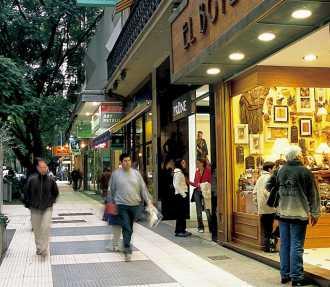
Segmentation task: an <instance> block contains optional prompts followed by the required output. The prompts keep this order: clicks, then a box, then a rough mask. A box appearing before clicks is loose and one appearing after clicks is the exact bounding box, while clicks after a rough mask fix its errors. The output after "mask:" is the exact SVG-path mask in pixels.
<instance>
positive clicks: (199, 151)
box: [196, 131, 209, 160]
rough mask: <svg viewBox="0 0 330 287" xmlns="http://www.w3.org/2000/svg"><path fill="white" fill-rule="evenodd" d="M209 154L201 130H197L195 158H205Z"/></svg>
mask: <svg viewBox="0 0 330 287" xmlns="http://www.w3.org/2000/svg"><path fill="white" fill-rule="evenodd" d="M208 155H209V151H208V148H207V143H206V141H205V139H203V132H202V131H198V132H197V139H196V158H197V159H206V160H207V157H208Z"/></svg>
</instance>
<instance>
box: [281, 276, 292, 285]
mask: <svg viewBox="0 0 330 287" xmlns="http://www.w3.org/2000/svg"><path fill="white" fill-rule="evenodd" d="M290 281H291V278H290V277H288V278H286V277H284V278H282V279H281V284H286V283H289V282H290Z"/></svg>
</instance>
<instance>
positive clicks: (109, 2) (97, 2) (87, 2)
mask: <svg viewBox="0 0 330 287" xmlns="http://www.w3.org/2000/svg"><path fill="white" fill-rule="evenodd" d="M117 2H118V0H77V4H78V6H84V7H113V6H116V4H117Z"/></svg>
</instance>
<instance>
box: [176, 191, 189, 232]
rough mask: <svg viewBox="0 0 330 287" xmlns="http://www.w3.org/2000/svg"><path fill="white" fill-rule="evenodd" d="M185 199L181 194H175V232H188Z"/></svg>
mask: <svg viewBox="0 0 330 287" xmlns="http://www.w3.org/2000/svg"><path fill="white" fill-rule="evenodd" d="M184 206H185V199H184V198H183V197H182V196H181V195H180V194H176V195H175V208H176V224H175V233H176V234H177V233H184V232H186V228H187V225H186V214H185V208H184Z"/></svg>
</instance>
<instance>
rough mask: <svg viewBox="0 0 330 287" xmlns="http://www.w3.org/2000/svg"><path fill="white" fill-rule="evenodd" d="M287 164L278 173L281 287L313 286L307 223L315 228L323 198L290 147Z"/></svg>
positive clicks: (296, 149)
mask: <svg viewBox="0 0 330 287" xmlns="http://www.w3.org/2000/svg"><path fill="white" fill-rule="evenodd" d="M285 156H286V160H287V162H286V164H285V165H284V166H283V167H282V168H281V169H280V170H279V171H278V175H277V180H278V184H279V205H278V208H277V215H278V217H279V226H280V238H281V247H280V266H281V282H282V284H284V283H287V282H289V281H290V280H292V286H306V285H309V284H311V282H310V281H309V280H307V279H306V278H304V265H303V254H304V242H305V236H306V229H307V224H308V222H310V224H311V225H312V226H314V225H315V224H316V223H317V221H318V218H319V216H320V196H319V193H318V190H317V188H316V186H315V180H314V177H313V174H312V173H311V171H310V170H308V169H307V168H306V167H304V166H303V164H302V161H301V159H302V152H301V148H300V147H298V146H291V147H290V148H289V149H288V150H287V152H286V154H285Z"/></svg>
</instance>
